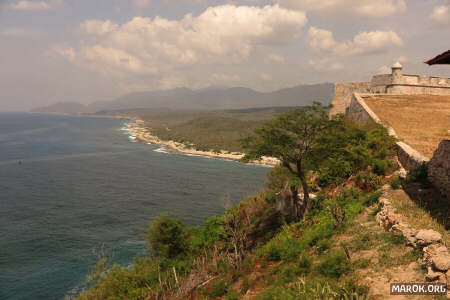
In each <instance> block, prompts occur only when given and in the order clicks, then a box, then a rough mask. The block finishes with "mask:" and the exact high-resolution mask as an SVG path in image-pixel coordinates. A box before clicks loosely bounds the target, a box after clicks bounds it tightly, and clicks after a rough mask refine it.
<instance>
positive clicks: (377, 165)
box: [372, 158, 391, 175]
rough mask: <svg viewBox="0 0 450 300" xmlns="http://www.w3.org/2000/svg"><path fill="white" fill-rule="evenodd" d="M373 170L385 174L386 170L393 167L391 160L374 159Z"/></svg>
mask: <svg viewBox="0 0 450 300" xmlns="http://www.w3.org/2000/svg"><path fill="white" fill-rule="evenodd" d="M372 167H373V172H374V173H375V174H377V175H385V174H386V171H387V170H388V169H389V168H390V167H391V162H390V161H389V160H386V159H378V158H376V159H374V160H373V163H372Z"/></svg>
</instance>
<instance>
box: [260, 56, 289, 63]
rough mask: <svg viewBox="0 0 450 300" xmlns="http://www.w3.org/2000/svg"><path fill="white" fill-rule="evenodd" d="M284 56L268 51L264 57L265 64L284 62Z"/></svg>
mask: <svg viewBox="0 0 450 300" xmlns="http://www.w3.org/2000/svg"><path fill="white" fill-rule="evenodd" d="M284 61H285V59H284V57H283V56H281V55H278V54H275V53H270V54H268V55H267V56H266V57H265V58H264V62H265V63H266V64H273V63H275V64H284Z"/></svg>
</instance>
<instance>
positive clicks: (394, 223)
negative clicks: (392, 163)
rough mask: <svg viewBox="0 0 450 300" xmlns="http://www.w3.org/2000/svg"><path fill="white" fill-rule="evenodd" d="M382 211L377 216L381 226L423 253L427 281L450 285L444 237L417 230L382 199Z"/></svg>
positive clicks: (449, 256) (428, 231) (449, 265)
mask: <svg viewBox="0 0 450 300" xmlns="http://www.w3.org/2000/svg"><path fill="white" fill-rule="evenodd" d="M379 203H380V204H381V205H382V208H381V210H380V211H379V212H378V213H377V215H376V220H377V222H378V224H379V225H380V226H382V227H383V228H384V229H386V230H388V231H392V232H395V233H398V234H401V235H403V236H404V237H405V239H406V242H407V245H408V246H411V247H413V248H415V249H418V250H420V251H423V259H422V262H423V263H426V265H427V274H426V277H425V279H426V280H427V281H438V282H442V283H446V284H447V285H450V253H449V251H448V249H447V247H445V246H444V245H442V244H441V240H442V235H441V234H440V233H439V232H437V231H434V230H431V229H420V230H418V229H415V228H412V227H411V226H409V224H408V223H407V222H406V221H405V220H404V218H403V217H402V216H401V215H400V214H398V213H396V211H395V208H394V207H393V206H392V204H391V202H390V201H389V199H387V198H386V197H380V199H379Z"/></svg>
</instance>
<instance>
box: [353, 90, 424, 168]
mask: <svg viewBox="0 0 450 300" xmlns="http://www.w3.org/2000/svg"><path fill="white" fill-rule="evenodd" d="M347 114H348V116H349V117H350V119H352V120H354V121H356V122H359V123H364V122H368V121H375V122H377V123H379V124H382V125H383V126H384V127H386V129H387V130H388V132H389V134H390V135H391V136H393V137H395V138H398V136H397V134H396V133H395V130H394V129H393V128H392V127H390V126H388V125H387V124H383V122H382V121H381V119H380V118H379V117H378V116H377V115H376V114H375V113H374V112H373V111H372V110H371V109H370V107H369V106H368V105H367V104H366V102H365V101H364V99H363V98H362V97H361V95H359V94H357V93H355V94H353V97H352V99H351V102H350V105H349V107H348V110H347ZM397 156H398V160H399V161H400V163H401V165H402V167H403V168H405V169H406V170H408V171H410V170H412V169H415V168H417V167H418V166H420V165H421V164H422V163H424V162H427V161H429V158H427V157H425V156H423V155H422V154H420V153H419V152H418V151H416V150H415V149H413V148H412V147H411V146H409V145H408V144H406V143H404V142H397Z"/></svg>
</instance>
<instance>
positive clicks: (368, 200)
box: [362, 192, 382, 206]
mask: <svg viewBox="0 0 450 300" xmlns="http://www.w3.org/2000/svg"><path fill="white" fill-rule="evenodd" d="M381 194H382V192H375V193H371V194H368V195H366V196H365V197H363V199H362V203H363V204H364V205H367V206H371V205H373V204H375V203H377V202H378V198H380V197H381Z"/></svg>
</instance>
